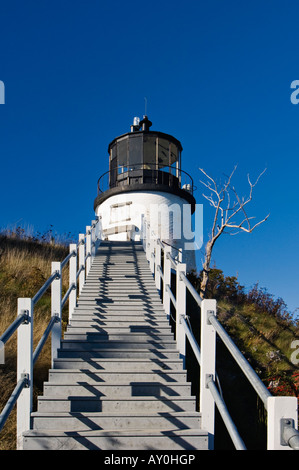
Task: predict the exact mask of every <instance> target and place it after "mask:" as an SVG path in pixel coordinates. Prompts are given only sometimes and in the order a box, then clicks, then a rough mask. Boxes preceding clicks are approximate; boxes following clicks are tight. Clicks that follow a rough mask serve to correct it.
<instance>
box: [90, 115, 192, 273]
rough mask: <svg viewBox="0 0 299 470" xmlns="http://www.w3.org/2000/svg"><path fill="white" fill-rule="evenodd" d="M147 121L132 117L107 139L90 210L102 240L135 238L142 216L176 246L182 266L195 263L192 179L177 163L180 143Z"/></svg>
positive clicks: (161, 238) (163, 240)
mask: <svg viewBox="0 0 299 470" xmlns="http://www.w3.org/2000/svg"><path fill="white" fill-rule="evenodd" d="M151 126H152V123H151V122H150V121H149V119H148V117H147V116H144V118H143V120H142V121H140V120H139V118H134V122H133V125H132V126H131V131H130V132H128V133H126V134H123V135H121V136H119V137H116V138H115V139H114V140H113V141H112V142H111V143H110V144H109V147H108V153H109V170H108V171H107V172H106V173H104V174H103V175H102V176H101V177H100V178H99V180H98V195H97V197H96V199H95V201H94V210H95V213H96V215H97V216H98V217H99V219H100V221H101V227H102V236H103V238H104V239H105V240H118V241H121V240H123V241H125V240H130V239H132V240H135V241H137V240H140V231H141V228H142V220H143V219H144V218H145V219H146V220H147V221H148V222H149V223H150V226H151V230H152V232H154V233H155V235H156V236H157V237H159V238H160V240H161V241H162V242H164V243H166V244H168V245H170V246H171V247H172V250H173V255H177V254H178V250H180V249H181V250H182V252H183V262H185V263H186V264H187V269H188V270H190V269H195V254H194V249H193V248H194V244H193V243H194V232H193V230H192V227H191V224H192V214H193V213H194V211H195V199H194V196H193V180H192V178H191V176H190V175H188V174H187V173H186V172H184V171H183V170H182V169H181V153H182V145H181V143H180V142H179V141H178V140H177V139H175V138H174V137H173V136H171V135H169V134H165V133H162V132H157V131H152V130H150V127H151Z"/></svg>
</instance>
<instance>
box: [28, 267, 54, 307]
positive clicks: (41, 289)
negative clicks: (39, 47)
mask: <svg viewBox="0 0 299 470" xmlns="http://www.w3.org/2000/svg"><path fill="white" fill-rule="evenodd" d="M57 276H59V273H58V272H57V271H55V272H54V273H53V274H52V275H51V276H50V277H49V278H48V279H47V280H46V282H45V283H44V285H43V286H42V287H41V288H40V290H39V291H38V292H37V293H36V294H35V296H34V297H32V302H33V305H35V304H36V303H37V302H38V301H39V299H40V298H41V297H42V296H43V295H44V293H45V292H46V290H47V289H48V288H49V287H50V285H51V284H52V282H53V281H54V280H55V279H57Z"/></svg>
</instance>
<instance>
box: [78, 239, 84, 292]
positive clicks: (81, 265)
mask: <svg viewBox="0 0 299 470" xmlns="http://www.w3.org/2000/svg"><path fill="white" fill-rule="evenodd" d="M79 243H80V246H79V271H80V274H79V294H81V291H82V288H83V286H84V283H85V235H84V233H80V235H79Z"/></svg>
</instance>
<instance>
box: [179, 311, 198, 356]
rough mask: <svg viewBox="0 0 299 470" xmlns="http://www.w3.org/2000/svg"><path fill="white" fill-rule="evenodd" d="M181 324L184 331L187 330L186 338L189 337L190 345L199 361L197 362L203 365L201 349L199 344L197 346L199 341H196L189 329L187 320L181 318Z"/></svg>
mask: <svg viewBox="0 0 299 470" xmlns="http://www.w3.org/2000/svg"><path fill="white" fill-rule="evenodd" d="M180 322H181V324H182V325H183V328H184V330H185V333H186V336H187V338H188V340H189V343H190V345H191V347H192V349H193V352H194V354H195V357H196V359H197V361H198V364H199V365H201V354H200V348H199V346H198V344H197V341H196V339H195V338H194V336H193V333H192V332H191V331H190V328H189V326H188V325H187V322H186V320H185V318H184V317H181V318H180Z"/></svg>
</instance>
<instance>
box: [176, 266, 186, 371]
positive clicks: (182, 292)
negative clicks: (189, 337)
mask: <svg viewBox="0 0 299 470" xmlns="http://www.w3.org/2000/svg"><path fill="white" fill-rule="evenodd" d="M181 273H183V274H185V275H186V264H183V263H181V264H178V265H177V268H176V324H175V326H176V342H177V347H178V350H179V352H180V356H181V358H182V359H183V364H184V368H185V365H186V335H185V330H184V327H183V325H182V323H181V320H180V318H181V317H183V318H185V316H186V286H185V283H184V282H183V281H182V280H181V278H180V274H181Z"/></svg>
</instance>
